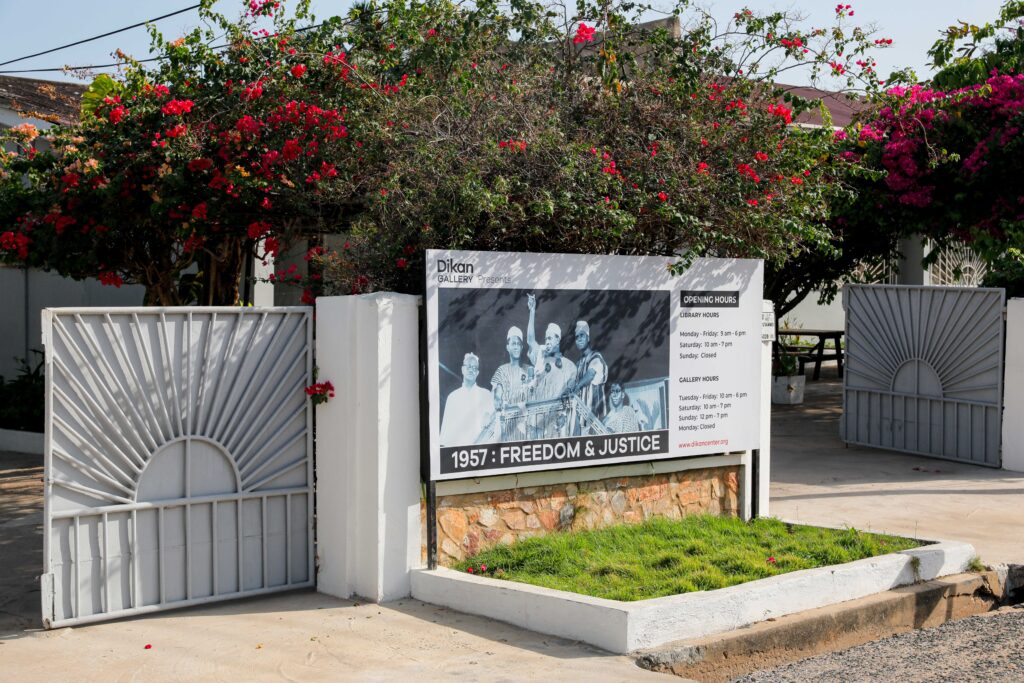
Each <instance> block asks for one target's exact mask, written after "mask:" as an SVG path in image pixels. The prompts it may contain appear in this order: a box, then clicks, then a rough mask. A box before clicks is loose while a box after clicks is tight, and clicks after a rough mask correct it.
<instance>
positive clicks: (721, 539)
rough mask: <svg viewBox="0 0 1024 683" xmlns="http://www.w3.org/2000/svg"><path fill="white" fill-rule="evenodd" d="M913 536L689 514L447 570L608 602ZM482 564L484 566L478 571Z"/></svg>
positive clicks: (885, 546) (854, 555) (833, 559)
mask: <svg viewBox="0 0 1024 683" xmlns="http://www.w3.org/2000/svg"><path fill="white" fill-rule="evenodd" d="M920 545H922V544H921V543H920V542H918V541H914V540H911V539H908V538H900V537H898V536H883V535H880V534H868V533H863V532H860V531H857V530H856V529H839V530H837V529H823V528H820V527H812V526H801V525H795V524H787V523H785V522H780V521H778V520H775V519H758V520H755V521H753V522H750V523H747V522H744V521H742V520H740V519H738V518H735V517H715V516H710V515H693V516H690V517H686V518H684V519H682V520H679V521H673V520H667V519H652V520H649V521H647V522H645V523H643V524H638V525H633V526H626V525H623V526H616V527H610V528H607V529H600V530H596V531H582V532H573V533H556V534H550V535H548V536H543V537H539V538H530V539H526V540H524V541H520V542H518V543H516V544H514V545H502V546H498V547H495V548H491V549H490V550H487V551H484V552H482V553H480V554H478V555H476V556H474V557H471V558H469V559H467V560H465V561H463V562H461V563H459V564H458V565H456V566H455V567H454V568H455V569H458V570H461V571H466V570H468V569H469V568H471V567H472V569H473V573H475V574H483V575H486V576H491V577H494V578H500V579H508V580H510V581H520V582H522V583H530V584H533V585H535V586H545V587H547V588H556V589H558V590H564V591H572V592H574V593H581V594H584V595H592V596H595V597H599V598H610V599H612V600H645V599H647V598H657V597H661V596H665V595H675V594H677V593H690V592H693V591H706V590H715V589H717V588H725V587H726V586H734V585H736V584H739V583H745V582H747V581H754V580H756V579H763V578H765V577H768V576H775V575H777V574H785V573H787V572H792V571H797V570H799V569H811V568H814V567H823V566H826V565H830V564H841V563H843V562H852V561H854V560H860V559H864V558H866V557H874V556H875V555H884V554H886V553H892V552H896V551H898V550H906V549H908V548H916V547H918V546H920ZM481 566H484V567H485V569H484V570H483V571H481Z"/></svg>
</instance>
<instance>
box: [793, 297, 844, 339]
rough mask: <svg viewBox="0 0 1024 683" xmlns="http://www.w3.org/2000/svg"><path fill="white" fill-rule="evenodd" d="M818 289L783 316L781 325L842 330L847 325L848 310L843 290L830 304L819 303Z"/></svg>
mask: <svg viewBox="0 0 1024 683" xmlns="http://www.w3.org/2000/svg"><path fill="white" fill-rule="evenodd" d="M818 296H819V292H818V291H817V290H815V291H813V292H811V293H810V294H808V295H807V298H806V299H804V300H803V301H801V302H800V303H798V304H797V305H796V307H794V308H793V310H792V311H790V312H789V313H787V314H786V315H784V316H782V319H781V320H779V327H804V328H806V329H809V330H812V329H819V330H820V329H824V330H841V329H844V328H845V327H846V311H844V310H843V292H842V290H840V291H839V294H837V295H836V298H835V299H833V300H832V303H830V304H824V305H822V304H819V303H818Z"/></svg>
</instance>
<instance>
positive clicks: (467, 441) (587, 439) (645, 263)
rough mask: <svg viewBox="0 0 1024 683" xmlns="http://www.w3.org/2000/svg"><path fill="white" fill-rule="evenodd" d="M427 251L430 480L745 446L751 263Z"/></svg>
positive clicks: (754, 396)
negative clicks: (675, 267) (675, 269)
mask: <svg viewBox="0 0 1024 683" xmlns="http://www.w3.org/2000/svg"><path fill="white" fill-rule="evenodd" d="M675 261H676V259H672V258H667V257H648V256H644V257H631V256H587V255H569V254H523V253H497V252H460V251H428V252H427V269H426V279H427V282H426V285H427V286H426V318H427V320H426V323H427V324H426V346H427V354H426V359H427V368H426V370H427V378H428V401H427V403H428V411H429V414H428V422H429V441H430V443H429V466H430V479H429V480H430V481H438V480H446V479H458V478H465V477H481V476H489V475H496V474H509V473H517V472H527V471H537V470H544V469H565V468H573V467H586V466H591V465H605V464H613V463H626V462H644V461H650V460H657V459H665V458H681V457H695V456H701V455H708V454H717V453H723V452H730V451H741V450H753V449H756V448H757V447H758V445H759V443H758V438H759V428H758V425H759V421H758V416H759V411H760V410H761V406H760V394H761V391H760V377H761V372H760V368H761V309H762V279H763V273H762V263H761V262H760V261H757V260H743V259H697V260H696V261H695V262H694V263H693V264H692V265H691V266H690V268H688V269H687V270H686V271H684V272H683V273H682V274H681V275H678V276H676V275H673V274H672V273H671V272H670V270H669V267H670V266H671V265H672V264H673V263H674V262H675Z"/></svg>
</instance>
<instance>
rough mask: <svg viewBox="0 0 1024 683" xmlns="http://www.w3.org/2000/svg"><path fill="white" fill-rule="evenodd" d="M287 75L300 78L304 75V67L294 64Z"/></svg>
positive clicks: (303, 65)
mask: <svg viewBox="0 0 1024 683" xmlns="http://www.w3.org/2000/svg"><path fill="white" fill-rule="evenodd" d="M289 73H291V75H292V76H293V77H295V78H302V74H304V73H306V65H305V64H296V65H295V66H293V67H292V68H291V71H290V72H289Z"/></svg>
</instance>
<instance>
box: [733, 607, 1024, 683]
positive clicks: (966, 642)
mask: <svg viewBox="0 0 1024 683" xmlns="http://www.w3.org/2000/svg"><path fill="white" fill-rule="evenodd" d="M836 681H843V683H887V682H889V681H892V682H894V683H895V682H898V683H919V682H920V683H924V682H926V681H927V683H954V682H955V683H973V682H975V681H976V682H977V683H1011V682H1012V683H1019V682H1020V681H1024V609H1020V608H1012V607H1008V608H1003V609H1001V610H998V611H996V612H990V613H988V614H983V615H979V616H976V617H970V618H967V619H961V620H959V621H951V622H948V623H946V624H943V625H942V626H939V627H938V628H931V629H922V630H920V631H911V632H909V633H903V634H900V635H898V636H893V637H891V638H884V639H882V640H876V641H874V642H871V643H865V644H864V645H859V646H857V647H853V648H850V649H849V650H842V651H840V652H832V653H829V654H824V655H818V656H817V657H811V658H809V659H804V660H802V661H799V662H794V663H792V664H787V665H785V666H780V667H778V668H775V669H769V670H767V671H757V672H754V673H752V674H748V675H746V676H741V677H739V678H736V679H734V683H835V682H836Z"/></svg>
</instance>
